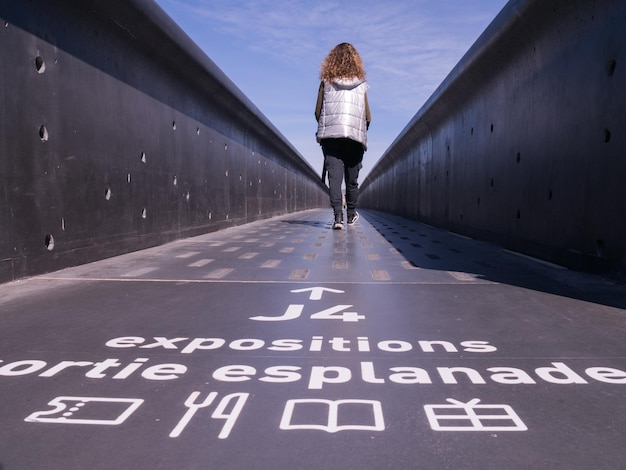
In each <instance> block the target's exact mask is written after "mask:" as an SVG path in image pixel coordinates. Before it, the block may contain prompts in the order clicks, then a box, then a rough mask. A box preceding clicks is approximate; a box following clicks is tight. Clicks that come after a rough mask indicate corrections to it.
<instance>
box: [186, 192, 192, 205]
mask: <svg viewBox="0 0 626 470" xmlns="http://www.w3.org/2000/svg"><path fill="white" fill-rule="evenodd" d="M190 198H191V194H189V191H187V194H185V201H187V202H189V199H190Z"/></svg>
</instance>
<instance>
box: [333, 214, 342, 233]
mask: <svg viewBox="0 0 626 470" xmlns="http://www.w3.org/2000/svg"><path fill="white" fill-rule="evenodd" d="M341 229H343V217H342V215H341V214H335V223H333V230H341Z"/></svg>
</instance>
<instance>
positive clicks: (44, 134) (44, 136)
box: [39, 124, 48, 142]
mask: <svg viewBox="0 0 626 470" xmlns="http://www.w3.org/2000/svg"><path fill="white" fill-rule="evenodd" d="M39 138H40V139H41V141H42V142H47V141H48V129H47V128H46V126H44V125H43V124H42V125H41V126H40V127H39Z"/></svg>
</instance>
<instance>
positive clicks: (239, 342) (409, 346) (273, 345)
mask: <svg viewBox="0 0 626 470" xmlns="http://www.w3.org/2000/svg"><path fill="white" fill-rule="evenodd" d="M147 341H150V342H147ZM327 344H328V345H329V346H330V349H331V350H333V351H337V352H353V351H355V352H370V351H372V349H377V350H379V351H383V352H409V351H414V350H416V349H418V350H420V351H421V352H425V353H432V352H438V351H441V352H446V353H455V352H459V347H457V346H455V344H454V343H451V342H450V341H432V340H430V341H417V342H416V343H415V344H413V343H412V342H409V341H404V340H385V341H377V342H375V343H372V342H371V341H370V339H369V338H368V337H366V336H359V337H357V339H356V340H354V339H348V338H344V337H341V336H339V337H333V338H330V339H326V338H324V337H323V336H313V337H311V339H310V340H302V339H286V338H284V339H275V340H273V341H271V342H267V341H264V340H262V339H258V338H244V339H236V340H232V341H227V340H226V339H224V338H165V337H162V336H155V337H153V339H151V340H147V339H146V338H143V337H141V336H122V337H119V338H113V339H111V340H109V341H107V342H106V346H108V347H110V348H122V349H127V348H139V349H167V350H179V351H180V353H181V354H191V353H193V352H196V351H213V350H216V349H222V348H228V349H231V350H235V351H256V350H259V349H267V350H270V351H278V352H293V351H300V350H305V351H308V352H322V351H326V350H327V349H328V348H329V346H327ZM460 350H461V351H462V352H471V353H490V352H495V351H497V348H496V347H495V346H493V345H491V344H489V341H461V342H460Z"/></svg>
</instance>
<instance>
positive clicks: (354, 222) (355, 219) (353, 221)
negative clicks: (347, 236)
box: [348, 212, 359, 225]
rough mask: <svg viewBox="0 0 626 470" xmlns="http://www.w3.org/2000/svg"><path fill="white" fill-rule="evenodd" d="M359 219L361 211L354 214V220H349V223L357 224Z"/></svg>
mask: <svg viewBox="0 0 626 470" xmlns="http://www.w3.org/2000/svg"><path fill="white" fill-rule="evenodd" d="M357 220H359V213H358V212H357V213H356V214H355V216H354V220H352V221H348V225H354V224H356V221H357Z"/></svg>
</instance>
